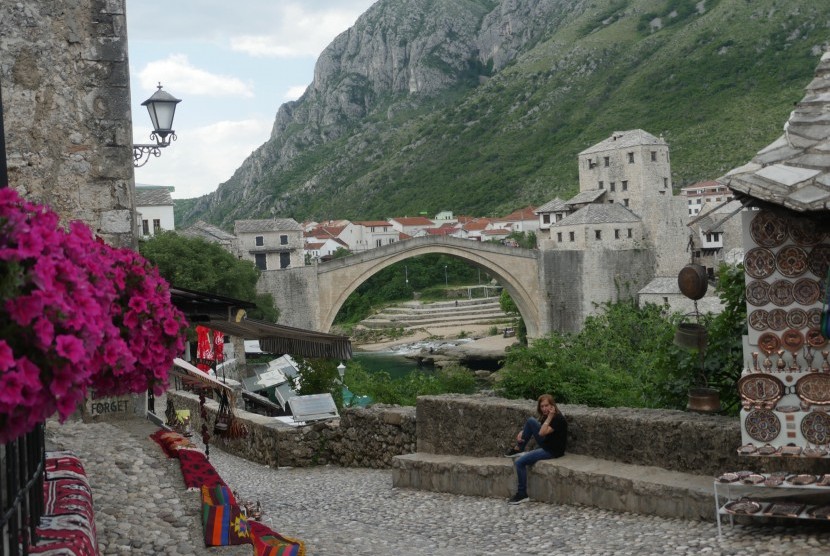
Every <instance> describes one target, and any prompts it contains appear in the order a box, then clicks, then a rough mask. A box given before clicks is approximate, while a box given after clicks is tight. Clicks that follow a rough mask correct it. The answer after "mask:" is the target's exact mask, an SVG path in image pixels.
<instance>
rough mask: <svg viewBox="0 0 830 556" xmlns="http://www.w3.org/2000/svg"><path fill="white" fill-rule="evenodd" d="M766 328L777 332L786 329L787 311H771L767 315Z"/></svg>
mask: <svg viewBox="0 0 830 556" xmlns="http://www.w3.org/2000/svg"><path fill="white" fill-rule="evenodd" d="M767 326H769V327H770V328H771V329H772V330H778V331H779V332H780V331H781V330H784V329H785V328H787V311H785V310H784V309H773V310H772V311H770V312H769V313H767Z"/></svg>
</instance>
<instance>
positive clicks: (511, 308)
mask: <svg viewBox="0 0 830 556" xmlns="http://www.w3.org/2000/svg"><path fill="white" fill-rule="evenodd" d="M499 307H501V310H502V311H504V312H505V313H507V314H508V315H512V316H513V318H514V321H513V326H514V327H515V328H516V338H517V339H518V340H519V343H520V344H522V345H524V346H526V345H527V326H525V320H524V319H523V318H522V315H521V313H519V307H518V306H517V305H516V302H515V301H513V298H512V297H510V294H509V293H507V290H501V295H500V296H499Z"/></svg>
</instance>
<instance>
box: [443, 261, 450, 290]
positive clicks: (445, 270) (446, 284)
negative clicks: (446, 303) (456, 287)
mask: <svg viewBox="0 0 830 556" xmlns="http://www.w3.org/2000/svg"><path fill="white" fill-rule="evenodd" d="M448 285H449V282H447V265H444V287H445V288H446V287H447V286H448Z"/></svg>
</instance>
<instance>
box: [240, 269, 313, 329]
mask: <svg viewBox="0 0 830 556" xmlns="http://www.w3.org/2000/svg"><path fill="white" fill-rule="evenodd" d="M256 288H257V291H258V292H260V293H270V294H271V295H272V296H273V297H274V304H275V305H276V306H277V309H279V311H280V317H279V323H280V324H284V325H286V326H294V327H296V328H305V329H308V330H320V326H321V325H320V317H319V313H320V308H319V307H320V303H319V300H318V295H317V293H318V290H319V286H318V283H317V265H316V264H314V265H309V266H299V267H297V268H286V269H284V270H267V271H264V272H262V273H260V276H259V281H258V282H257V286H256ZM324 332H325V331H324Z"/></svg>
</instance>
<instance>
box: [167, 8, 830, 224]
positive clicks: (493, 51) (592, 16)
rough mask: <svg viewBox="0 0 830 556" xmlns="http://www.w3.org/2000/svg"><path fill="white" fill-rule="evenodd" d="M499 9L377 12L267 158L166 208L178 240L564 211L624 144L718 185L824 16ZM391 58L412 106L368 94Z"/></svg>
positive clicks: (783, 112)
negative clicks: (626, 137)
mask: <svg viewBox="0 0 830 556" xmlns="http://www.w3.org/2000/svg"><path fill="white" fill-rule="evenodd" d="M513 4H515V6H514V7H515V10H513V11H512V12H510V11H509V10H508V9H507V7H506V3H504V2H496V1H478V2H476V1H472V0H468V1H467V2H455V0H414V1H413V2H409V3H407V4H406V6H403V5H401V4H398V3H396V2H392V1H389V0H381V1H380V2H378V3H377V4H376V5H375V6H373V7H372V8H371V9H370V10H369V12H367V14H365V15H364V16H363V17H361V19H360V20H358V22H357V24H356V26H355V28H354V29H353V30H351V31H350V32H349V33H347V34H346V36H345V37H344V38H342V40H341V38H338V41H340V42H338V41H335V43H333V44H332V45H331V46H330V47H329V49H327V52H326V53H324V54H323V56H321V62H318V72H317V74H316V75H317V77H316V80H315V83H314V84H312V86H311V87H310V88H309V92H307V93H306V95H305V96H304V97H303V98H302V99H300V100H299V101H297V102H296V103H289V105H285V106H283V108H281V109H280V114H278V118H277V124H276V125H275V131H274V135H273V136H272V137H271V139H270V140H269V142H268V143H266V144H265V145H263V146H262V147H261V148H260V149H259V150H258V151H257V152H255V153H253V154H252V155H251V157H250V158H249V159H248V160H247V161H246V162H245V164H244V165H243V166H242V167H241V168H240V169H239V170H238V171H237V172H236V174H235V175H234V176H233V177H232V178H231V179H230V180H229V181H228V182H226V183H224V184H222V185H221V186H220V187H219V189H218V190H217V191H216V192H215V193H213V194H211V195H208V196H207V197H204V198H200V199H198V200H186V201H184V202H181V203H177V205H178V206H177V211H178V212H177V219H178V221H179V223H180V225H187V224H189V223H192V222H193V221H195V220H196V219H198V218H202V219H204V220H207V221H209V222H212V223H214V224H217V225H220V226H223V227H225V228H226V229H230V228H231V227H232V222H233V220H234V219H238V218H258V217H268V216H270V215H271V214H274V213H275V214H277V215H280V216H286V217H293V218H295V219H297V220H303V219H327V218H351V219H370V218H387V217H392V216H399V215H407V214H408V215H413V214H417V213H419V212H422V211H426V212H427V213H428V214H435V213H437V212H439V211H441V210H452V211H454V212H455V213H456V214H471V215H483V216H492V215H502V214H506V213H508V212H510V211H511V210H513V209H515V208H518V207H520V206H523V205H527V204H537V205H538V204H542V203H544V202H546V201H548V200H550V199H552V198H553V197H555V196H560V197H566V196H569V195H572V194H574V193H575V192H576V191H577V189H578V172H577V162H576V161H577V154H578V153H579V152H580V151H582V150H584V149H585V148H587V147H589V146H591V145H593V144H595V143H597V142H599V141H601V140H603V139H605V138H607V137H608V136H610V135H611V133H612V132H614V131H615V130H626V129H635V128H641V129H644V130H646V131H648V132H650V133H652V134H654V135H662V136H663V137H664V138H665V139H666V141H667V142H668V143H669V146H670V149H671V155H672V171H673V181H674V185H675V187H679V186H682V185H686V184H689V183H693V182H696V181H701V180H707V179H715V178H717V177H719V176H720V175H723V174H724V173H726V172H727V171H729V170H730V169H732V168H734V167H737V166H740V165H742V164H744V163H746V162H747V161H748V160H749V159H750V158H752V156H753V155H754V154H755V153H756V152H757V151H758V150H760V149H761V148H763V147H764V146H766V145H767V144H769V143H770V142H772V141H773V140H774V139H775V138H777V137H778V136H779V135H780V134H781V131H782V125H783V123H784V121H785V120H786V118H787V115H788V114H789V111H790V110H791V108H792V105H793V103H795V102H797V101H799V100H800V99H801V98H802V97H803V94H804V87H805V85H806V84H807V83H809V81H810V80H811V79H812V76H813V72H814V70H815V66H816V64H817V63H818V59H819V56H820V54H821V51H822V47H823V46H824V45H826V44H828V28H829V27H830V3H827V2H815V1H814V0H753V1H748V0H696V1H693V0H596V1H594V2H587V1H581V0H549V1H547V2H531V1H530V0H517V1H516V2H514V3H512V4H511V5H513ZM407 10H408V11H407ZM418 10H423V11H420V12H419V11H418ZM450 11H452V17H453V18H455V19H452V20H449V21H444V20H440V19H439V18H441V17H449V16H448V15H447V13H449V12H450ZM430 14H434V15H430ZM406 17H409V19H406V21H407V22H409V20H410V19H414V20H417V22H418V25H415V24H409V25H403V24H402V23H401V21H402V20H403V19H405V18H406ZM418 18H420V19H418ZM410 23H411V22H410ZM393 24H395V25H398V27H393V26H392V25H393ZM447 26H449V27H450V29H447V28H446V27H447ZM494 30H497V31H494ZM496 32H497V35H494V33H496ZM381 33H382V34H383V36H384V37H385V38H386V41H385V42H381V43H378V44H375V43H371V44H369V43H359V42H356V41H357V39H356V38H355V37H359V36H364V35H365V36H371V37H372V38H373V39H375V38H377V37H378V36H380V35H379V34H381ZM387 34H388V36H387ZM492 36H496V38H495V39H492ZM488 37H490V38H488ZM437 39H440V40H437ZM377 40H380V39H377ZM487 40H491V41H496V42H495V43H494V44H495V46H494V45H493V44H489V45H488V44H485V43H486V42H487ZM392 41H397V42H395V43H394V44H393V42H392ZM407 41H409V42H407ZM417 41H422V42H423V43H425V44H429V45H430V48H431V49H432V50H428V49H424V48H422V49H415V47H414V46H412V45H414V44H416V43H417V44H420V43H418V42H417ZM498 41H501V42H498ZM401 44H404V46H403V47H401V46H400V45H401ZM407 45H409V46H407ZM399 47H400V48H403V49H404V50H406V49H407V48H409V50H406V51H407V52H409V54H408V56H409V57H408V58H406V59H403V60H399V61H397V62H396V63H398V65H400V64H406V63H409V64H410V67H409V68H405V69H406V70H407V71H408V72H409V75H410V76H411V75H415V74H416V72H421V73H420V74H418V75H421V74H423V75H427V77H424V78H423V81H424V83H426V85H423V86H422V87H421V89H420V90H417V91H412V92H410V90H408V89H406V88H405V87H404V88H403V90H402V89H401V87H396V86H393V85H389V86H387V85H385V84H383V83H381V82H380V80H379V79H378V80H373V78H372V75H374V74H376V73H377V74H380V73H382V72H381V69H383V66H379V67H380V69H378V67H376V66H375V65H373V64H383V63H390V64H391V63H392V62H382V60H385V59H386V58H389V57H390V56H389V53H390V52H393V53H395V52H398V50H396V49H398V48H399ZM410 47H411V48H410ZM350 48H351V50H350ZM384 48H385V49H387V50H386V51H385V52H382V50H383V49H384ZM416 50H418V51H419V52H421V55H420V56H416ZM470 52H472V54H470ZM505 53H507V54H505ZM384 56H386V58H384ZM332 60H336V62H337V64H339V65H335V64H334V62H332ZM379 60H380V61H379ZM324 62H325V63H324ZM462 62H463V63H462ZM368 68H372V71H370V70H369V69H368ZM425 68H426V69H425ZM396 69H397V70H401V68H400V67H397V66H396ZM401 71H402V70H401ZM361 72H362V73H361ZM429 72H431V73H429ZM436 76H438V77H436ZM413 79H414V78H413ZM344 83H346V84H347V85H344ZM410 86H411V85H410ZM344 98H345V99H346V100H345V101H344V100H343V99H344ZM344 102H346V103H347V104H348V106H347V108H349V109H348V110H347V109H346V108H343V107H342V106H341V104H342V103H344ZM337 103H341V104H337ZM338 107H339V108H338Z"/></svg>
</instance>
